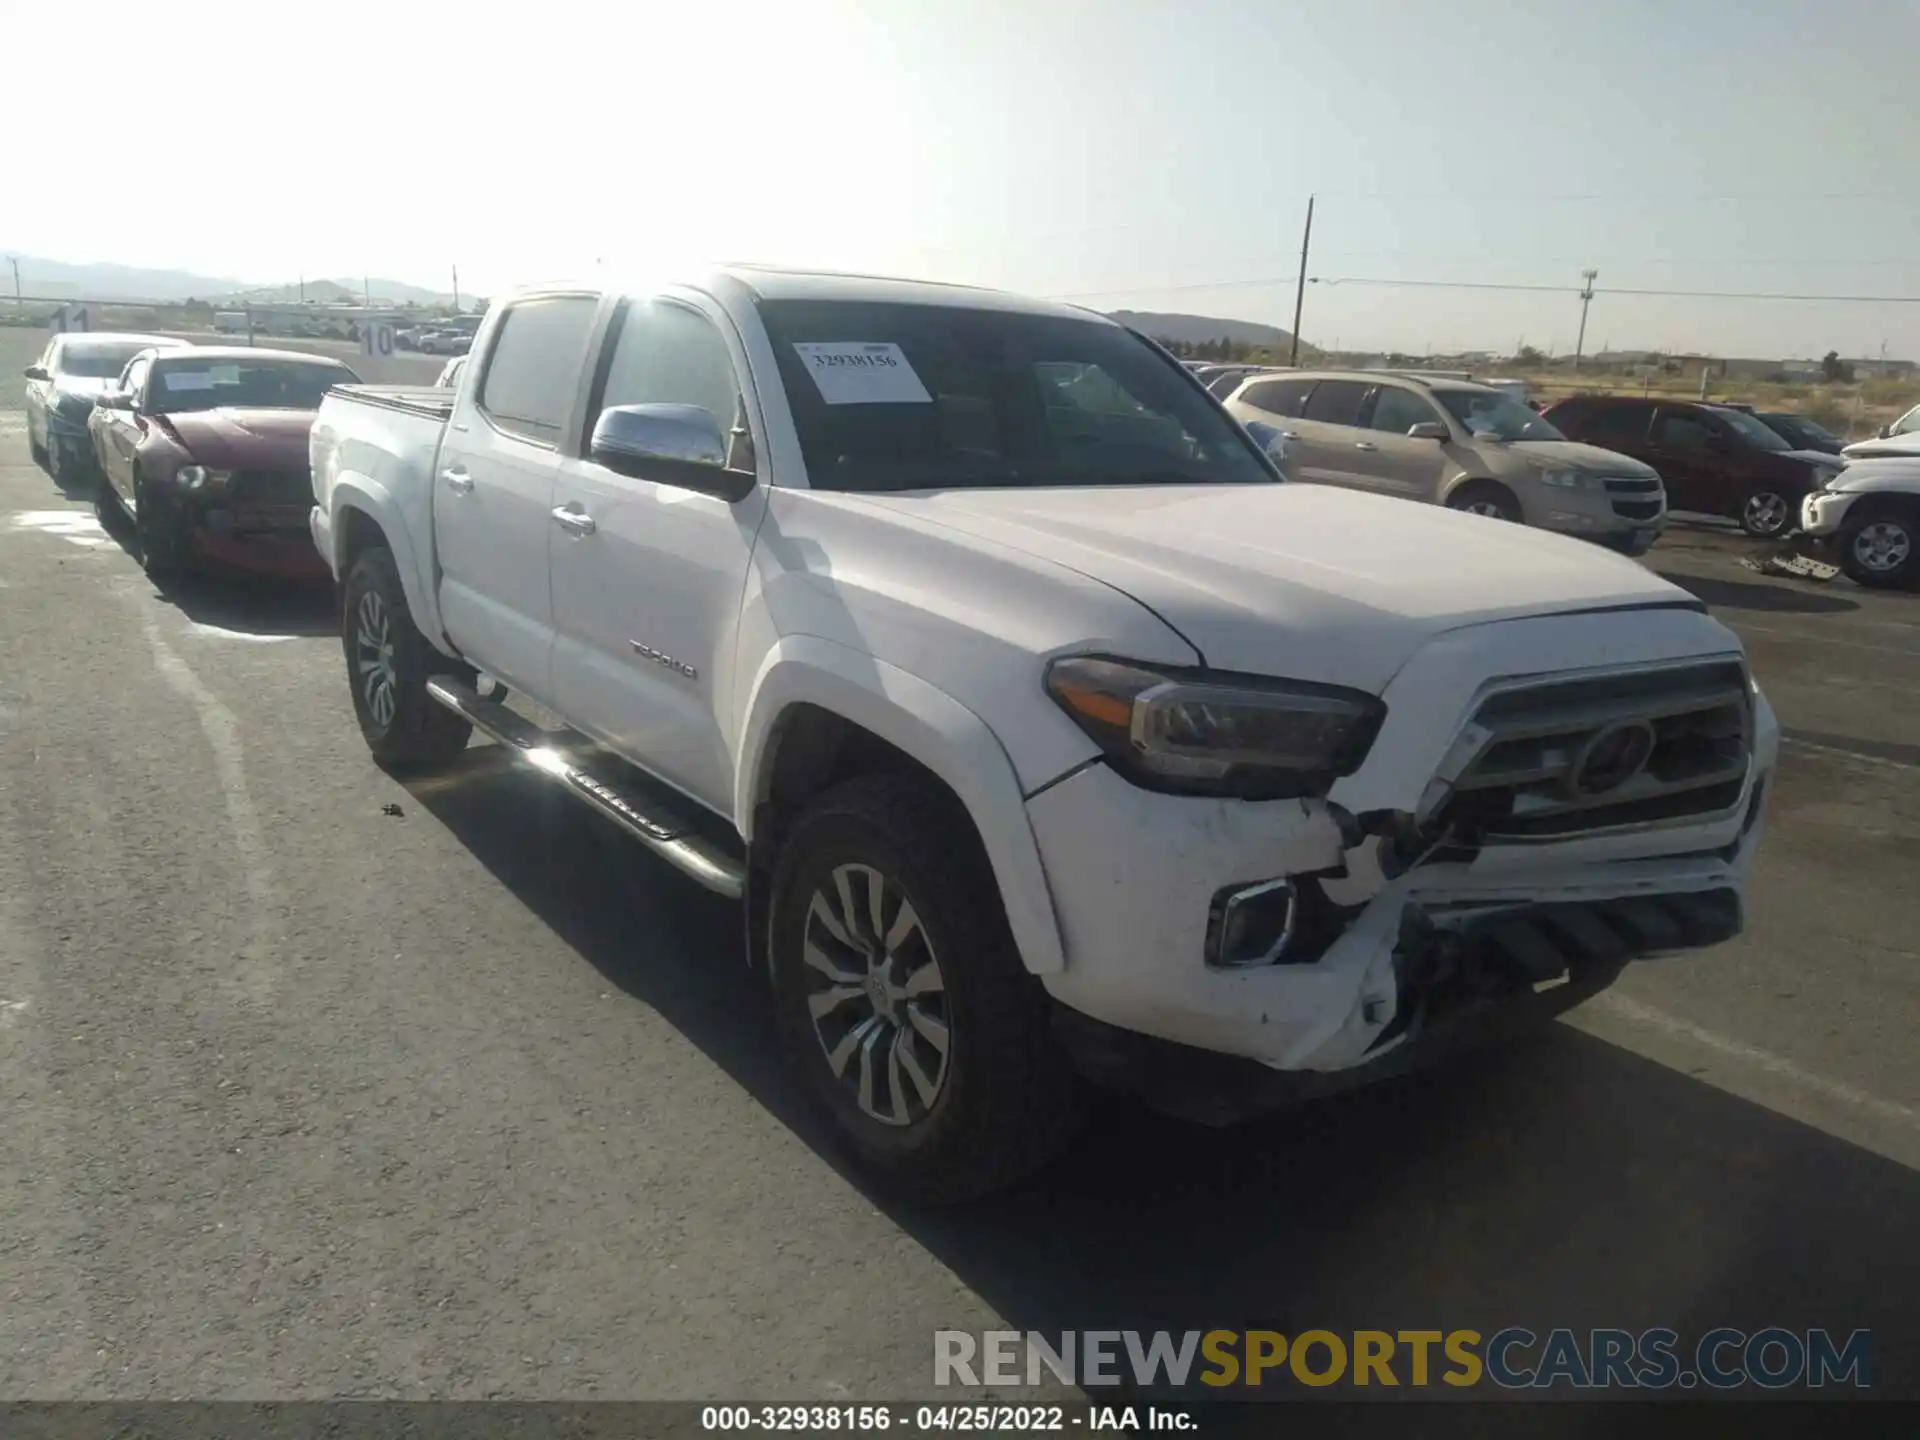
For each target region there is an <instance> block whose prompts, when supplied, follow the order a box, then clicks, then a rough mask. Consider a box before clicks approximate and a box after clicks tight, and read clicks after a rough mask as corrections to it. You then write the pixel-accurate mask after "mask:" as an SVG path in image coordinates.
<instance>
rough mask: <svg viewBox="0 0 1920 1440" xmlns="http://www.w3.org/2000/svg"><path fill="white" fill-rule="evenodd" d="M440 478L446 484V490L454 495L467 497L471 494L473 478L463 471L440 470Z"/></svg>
mask: <svg viewBox="0 0 1920 1440" xmlns="http://www.w3.org/2000/svg"><path fill="white" fill-rule="evenodd" d="M440 478H441V479H442V480H444V481H446V482H447V488H448V489H449V490H451V491H453V493H454V494H456V495H468V494H471V493H472V492H473V477H472V476H471V475H469V474H467V472H466V471H464V470H455V469H451V468H449V469H446V470H442V471H441V472H440Z"/></svg>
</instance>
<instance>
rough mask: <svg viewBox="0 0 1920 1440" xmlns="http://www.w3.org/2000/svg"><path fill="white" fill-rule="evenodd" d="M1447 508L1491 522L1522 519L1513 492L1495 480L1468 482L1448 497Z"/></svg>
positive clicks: (1518, 503)
mask: <svg viewBox="0 0 1920 1440" xmlns="http://www.w3.org/2000/svg"><path fill="white" fill-rule="evenodd" d="M1447 508H1448V509H1449V510H1461V511H1464V512H1465V513H1467V514H1468V515H1484V516H1486V517H1487V518H1488V519H1490V520H1512V521H1518V520H1519V519H1520V502H1519V501H1518V500H1516V499H1514V498H1513V492H1512V491H1511V490H1509V489H1507V487H1506V486H1504V485H1502V484H1500V483H1499V482H1498V481H1494V480H1470V481H1468V482H1467V483H1466V484H1465V485H1462V486H1461V487H1460V488H1459V489H1458V490H1456V491H1454V492H1453V493H1452V494H1451V495H1449V496H1448V497H1447Z"/></svg>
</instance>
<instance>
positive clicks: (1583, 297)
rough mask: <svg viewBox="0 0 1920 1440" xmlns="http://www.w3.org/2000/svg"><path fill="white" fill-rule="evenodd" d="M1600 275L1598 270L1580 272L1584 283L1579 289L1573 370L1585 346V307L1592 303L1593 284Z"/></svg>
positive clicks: (1576, 366)
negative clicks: (1578, 315) (1578, 333)
mask: <svg viewBox="0 0 1920 1440" xmlns="http://www.w3.org/2000/svg"><path fill="white" fill-rule="evenodd" d="M1599 274H1600V272H1599V271H1598V270H1582V271H1581V272H1580V278H1581V279H1582V280H1584V281H1586V284H1585V285H1583V286H1582V287H1581V289H1580V338H1579V339H1577V340H1575V341H1574V342H1573V368H1574V369H1576V370H1578V369H1579V368H1580V352H1581V351H1582V350H1584V349H1586V346H1587V307H1588V306H1589V305H1591V304H1592V303H1593V282H1594V280H1595V278H1596V277H1597V276H1598V275H1599Z"/></svg>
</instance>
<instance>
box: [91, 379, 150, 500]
mask: <svg viewBox="0 0 1920 1440" xmlns="http://www.w3.org/2000/svg"><path fill="white" fill-rule="evenodd" d="M152 369H153V361H152V359H151V358H143V359H139V360H135V361H134V362H133V363H132V364H130V365H128V366H127V368H126V370H125V371H123V372H122V373H121V377H120V386H119V389H120V394H118V395H116V396H115V397H114V398H115V399H116V400H117V401H118V402H119V403H118V404H117V405H115V406H113V407H112V408H108V407H107V406H104V405H96V406H94V408H93V415H92V417H91V419H90V420H89V422H88V428H89V429H90V430H92V431H93V432H94V439H95V444H94V458H95V459H96V460H98V461H99V462H100V470H101V473H102V474H104V475H105V476H106V477H107V483H108V484H109V485H111V486H112V487H113V489H114V491H115V492H116V493H117V494H119V495H120V496H121V497H122V498H123V499H124V500H125V501H126V502H127V503H128V504H129V505H131V504H133V503H135V502H134V494H133V452H134V450H135V449H136V448H137V447H138V446H139V444H140V436H141V433H142V431H143V430H144V428H145V426H146V423H147V422H146V421H145V420H144V419H142V418H141V414H140V407H141V406H142V405H144V404H145V403H146V394H147V376H148V374H149V373H150V372H151V371H152ZM96 427H97V428H96Z"/></svg>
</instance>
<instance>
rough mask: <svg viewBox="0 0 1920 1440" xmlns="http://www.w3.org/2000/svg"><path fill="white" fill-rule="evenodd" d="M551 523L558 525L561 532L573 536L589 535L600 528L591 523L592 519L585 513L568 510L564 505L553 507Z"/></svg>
mask: <svg viewBox="0 0 1920 1440" xmlns="http://www.w3.org/2000/svg"><path fill="white" fill-rule="evenodd" d="M553 523H554V524H556V525H558V526H559V527H560V528H561V529H562V530H569V531H571V532H573V533H574V534H575V535H591V534H593V532H594V531H595V530H598V529H599V528H600V527H599V526H598V525H595V524H594V523H593V517H592V516H591V515H589V514H587V513H586V512H585V511H582V510H569V509H568V508H567V507H566V506H564V505H556V506H555V507H554V509H553Z"/></svg>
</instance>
